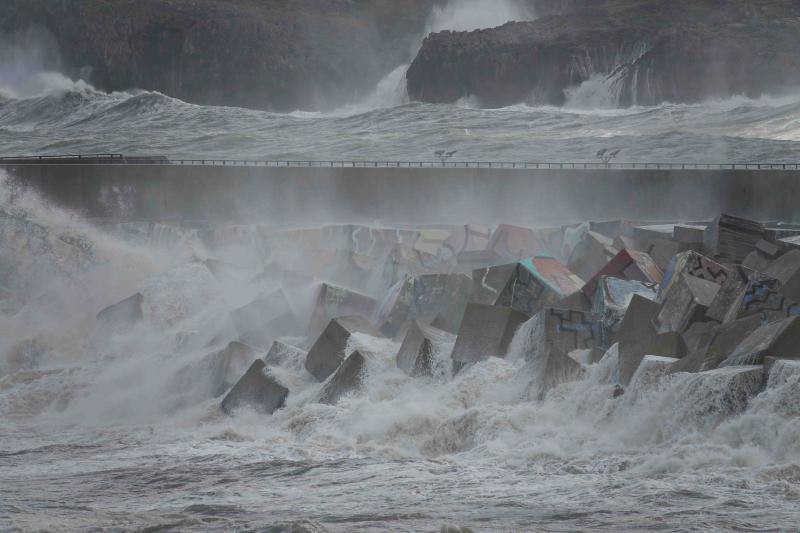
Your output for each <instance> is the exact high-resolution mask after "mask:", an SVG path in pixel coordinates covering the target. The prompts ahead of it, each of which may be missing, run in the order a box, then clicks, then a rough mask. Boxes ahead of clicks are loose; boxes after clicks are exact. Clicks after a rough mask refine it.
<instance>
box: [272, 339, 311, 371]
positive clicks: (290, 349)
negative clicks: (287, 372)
mask: <svg viewBox="0 0 800 533" xmlns="http://www.w3.org/2000/svg"><path fill="white" fill-rule="evenodd" d="M306 357H308V352H306V351H305V350H301V349H300V348H298V347H297V346H292V345H291V344H287V343H285V342H282V341H275V342H273V343H272V346H270V348H269V351H268V352H267V355H265V356H264V362H265V363H267V364H268V365H274V366H289V367H292V366H294V365H296V364H297V363H298V362H305V360H306Z"/></svg>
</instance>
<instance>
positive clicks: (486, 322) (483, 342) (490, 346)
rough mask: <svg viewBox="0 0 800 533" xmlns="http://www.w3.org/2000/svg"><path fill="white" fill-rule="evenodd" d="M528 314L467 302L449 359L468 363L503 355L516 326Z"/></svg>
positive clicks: (508, 308) (521, 322)
mask: <svg viewBox="0 0 800 533" xmlns="http://www.w3.org/2000/svg"><path fill="white" fill-rule="evenodd" d="M526 320H528V317H527V316H526V315H525V314H523V313H520V312H519V311H515V310H514V309H511V308H510V307H498V306H492V305H483V304H476V303H470V304H468V305H467V310H466V312H465V313H464V319H463V320H462V322H461V328H460V329H459V331H458V336H457V338H456V341H455V346H454V347H453V354H452V359H453V361H456V362H458V363H463V364H470V363H477V362H478V361H483V360H485V359H488V358H489V357H501V358H502V357H505V356H506V352H507V351H508V346H509V345H510V344H511V340H512V339H513V338H514V333H516V331H517V328H518V327H519V326H520V325H522V324H523V323H524V322H525V321H526Z"/></svg>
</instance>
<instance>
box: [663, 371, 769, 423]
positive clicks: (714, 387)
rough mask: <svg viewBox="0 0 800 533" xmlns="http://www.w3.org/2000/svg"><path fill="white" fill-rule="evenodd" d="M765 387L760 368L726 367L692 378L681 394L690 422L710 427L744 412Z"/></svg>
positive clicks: (692, 376)
mask: <svg viewBox="0 0 800 533" xmlns="http://www.w3.org/2000/svg"><path fill="white" fill-rule="evenodd" d="M763 387H764V370H763V368H762V367H761V366H760V365H759V366H738V367H723V368H717V369H714V370H707V371H705V372H699V373H697V374H691V377H689V378H688V379H687V381H686V384H685V385H684V387H682V389H681V390H680V391H679V393H680V397H681V398H682V399H683V400H684V401H685V402H686V404H685V405H686V408H687V409H688V412H686V413H684V415H685V416H687V417H688V418H690V419H694V420H695V421H699V422H701V423H702V424H703V425H711V424H714V423H715V422H720V421H722V420H724V419H726V418H728V417H730V416H733V415H735V414H738V413H741V412H743V411H744V410H745V409H747V404H748V402H749V401H750V399H751V398H753V397H754V396H756V395H757V394H758V393H759V392H761V390H762V389H763Z"/></svg>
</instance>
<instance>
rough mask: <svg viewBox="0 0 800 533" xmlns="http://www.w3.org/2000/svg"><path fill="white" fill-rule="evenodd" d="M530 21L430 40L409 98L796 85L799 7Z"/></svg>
mask: <svg viewBox="0 0 800 533" xmlns="http://www.w3.org/2000/svg"><path fill="white" fill-rule="evenodd" d="M539 2H540V3H539V7H540V15H542V14H543V15H545V16H543V17H541V18H539V19H538V20H536V21H533V22H516V23H509V24H506V25H504V26H501V27H499V28H494V29H488V30H480V31H474V32H460V33H458V32H441V33H437V34H433V35H430V36H429V37H428V38H427V39H426V40H425V42H424V44H423V46H422V49H421V50H420V52H419V54H418V55H417V57H416V58H415V60H414V62H413V63H412V65H411V67H410V69H409V71H408V75H407V79H408V91H409V95H410V96H411V98H413V99H416V100H420V101H426V102H454V101H456V100H458V99H459V98H461V97H464V96H475V97H477V98H478V99H479V100H480V101H481V102H482V103H483V104H484V105H487V106H503V105H509V104H514V103H519V102H528V103H534V104H551V105H562V104H564V102H565V100H566V98H567V94H568V90H569V89H570V88H574V87H577V86H579V85H580V84H582V83H584V82H587V81H588V80H590V79H591V80H592V81H593V82H596V83H600V84H602V85H604V86H605V87H604V89H605V90H607V91H608V92H609V93H610V94H611V98H612V100H613V101H614V103H616V104H617V105H620V106H628V105H634V104H638V105H652V104H657V103H660V102H664V101H673V102H695V101H699V100H703V99H706V98H709V97H726V96H730V95H734V94H744V95H748V96H758V95H761V94H763V93H766V92H771V91H778V90H780V89H782V88H785V87H788V86H797V85H800V55H798V53H797V50H799V49H800V2H797V1H796V0H762V1H758V2H754V1H751V0H671V1H665V0H598V1H588V0H572V1H570V2H566V3H563V4H561V5H558V3H556V2H551V1H550V0H539Z"/></svg>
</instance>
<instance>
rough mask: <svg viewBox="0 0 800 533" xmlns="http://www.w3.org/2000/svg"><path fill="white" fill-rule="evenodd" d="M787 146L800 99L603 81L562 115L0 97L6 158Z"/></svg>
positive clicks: (645, 152)
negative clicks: (623, 94)
mask: <svg viewBox="0 0 800 533" xmlns="http://www.w3.org/2000/svg"><path fill="white" fill-rule="evenodd" d="M61 81H62V82H63V80H61ZM587 83H590V82H587ZM592 83H594V84H597V83H600V82H597V81H593V82H592ZM381 90H382V91H388V92H390V93H391V92H392V91H393V90H395V89H394V88H393V87H392V85H391V84H389V85H387V86H386V87H385V88H382V89H381ZM798 140H800V96H786V97H764V98H761V99H756V100H753V99H747V98H743V97H736V98H731V99H727V100H716V101H708V102H704V103H700V104H693V105H686V104H662V105H660V106H656V107H633V108H626V109H615V108H613V106H610V105H609V100H608V99H607V96H606V93H604V92H603V87H602V86H601V87H599V88H598V87H596V86H591V85H590V86H589V87H586V86H584V87H582V88H580V89H576V91H575V93H574V94H573V95H572V97H571V98H570V101H569V102H568V105H567V106H566V107H564V108H554V107H529V106H524V105H518V106H512V107H508V108H503V109H491V110H489V109H481V108H479V107H475V106H472V105H468V104H457V105H432V104H421V103H406V104H402V105H396V106H390V107H378V108H377V109H369V108H368V109H367V110H365V109H364V108H348V109H343V110H340V111H338V112H335V113H331V114H322V113H299V112H298V113H290V114H276V113H269V112H264V111H255V110H249V109H241V108H230V107H210V106H198V105H193V104H188V103H185V102H182V101H180V100H177V99H174V98H170V97H168V96H165V95H163V94H160V93H157V92H149V91H132V92H118V93H110V94H107V93H103V92H100V91H96V90H94V89H92V88H91V87H89V86H85V85H81V84H73V85H72V86H64V84H63V83H62V84H61V85H58V84H56V85H55V86H51V87H50V90H49V91H48V92H46V93H44V94H38V95H35V96H32V97H28V98H15V97H13V96H11V95H6V96H5V98H0V147H1V148H0V149H1V150H2V152H3V154H5V155H16V154H28V153H30V154H60V153H91V152H111V153H118V152H123V153H126V154H130V155H154V154H156V155H160V154H163V155H168V156H173V157H176V158H193V157H194V158H206V159H209V158H236V159H301V160H308V159H314V160H329V159H336V160H339V159H342V158H345V159H366V160H373V159H389V160H429V159H431V158H432V153H433V152H434V151H435V150H437V149H448V150H458V157H459V158H463V159H464V160H472V161H474V160H484V161H486V160H488V161H498V160H506V161H509V160H512V161H556V162H558V161H578V162H580V161H592V160H593V159H594V154H595V153H596V152H597V151H598V150H600V149H602V148H610V147H615V148H622V152H621V154H620V156H619V158H620V160H621V161H632V162H685V163H691V162H698V163H719V162H740V163H742V162H765V161H769V162H773V161H774V162H794V161H796V158H797V148H796V147H797V144H796V142H797V141H798Z"/></svg>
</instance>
